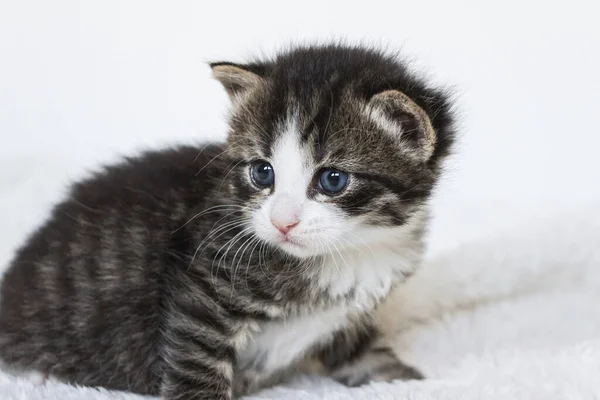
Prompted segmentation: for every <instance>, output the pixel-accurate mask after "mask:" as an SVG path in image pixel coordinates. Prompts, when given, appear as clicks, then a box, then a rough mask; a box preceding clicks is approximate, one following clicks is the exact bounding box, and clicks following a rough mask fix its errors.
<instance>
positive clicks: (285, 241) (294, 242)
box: [281, 235, 304, 248]
mask: <svg viewBox="0 0 600 400" xmlns="http://www.w3.org/2000/svg"><path fill="white" fill-rule="evenodd" d="M281 242H282V243H283V244H287V245H291V246H294V247H300V248H303V247H304V246H303V245H302V244H300V243H299V242H298V241H297V240H294V239H293V238H291V237H289V236H288V235H285V236H283V237H282V238H281Z"/></svg>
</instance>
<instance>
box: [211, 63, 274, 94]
mask: <svg viewBox="0 0 600 400" xmlns="http://www.w3.org/2000/svg"><path fill="white" fill-rule="evenodd" d="M210 68H211V69H212V73H213V76H214V77H215V79H216V80H218V81H219V82H221V84H222V85H223V87H224V88H225V90H226V91H227V94H228V95H229V97H230V98H231V99H232V100H235V99H236V97H237V96H238V95H239V94H242V93H243V92H246V91H248V90H250V89H252V88H254V87H256V86H258V85H260V84H261V83H262V82H263V78H262V77H261V76H260V75H258V74H257V73H255V72H252V71H250V69H248V67H246V66H243V65H238V64H232V63H228V62H215V63H211V64H210Z"/></svg>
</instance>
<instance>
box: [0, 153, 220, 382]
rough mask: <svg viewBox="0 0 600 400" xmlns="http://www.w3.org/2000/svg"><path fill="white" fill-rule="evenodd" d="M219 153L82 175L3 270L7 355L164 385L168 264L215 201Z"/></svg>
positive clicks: (85, 375)
mask: <svg viewBox="0 0 600 400" xmlns="http://www.w3.org/2000/svg"><path fill="white" fill-rule="evenodd" d="M221 152H222V147H221V146H218V145H210V146H208V147H206V148H204V149H202V148H201V147H200V148H198V147H192V146H190V147H180V148H177V149H172V150H167V151H160V152H158V151H157V152H148V153H145V154H143V155H142V156H140V157H136V158H130V159H126V160H125V161H124V162H122V163H120V164H118V165H115V166H111V167H108V168H106V169H105V170H103V171H102V172H100V173H97V174H96V175H94V176H93V177H91V178H90V179H88V180H86V181H83V182H81V183H78V184H77V185H75V186H74V187H73V188H72V190H71V192H70V194H69V196H68V197H67V199H66V200H65V201H63V202H62V203H60V204H59V205H57V206H56V207H55V208H54V210H53V213H52V215H51V217H50V218H49V220H48V221H47V222H46V223H45V224H44V225H43V226H42V227H41V228H40V229H38V230H37V231H35V232H34V233H33V234H32V235H31V237H30V238H29V240H28V241H27V242H26V244H25V245H24V246H23V247H22V248H20V249H19V251H18V252H17V254H16V256H15V258H14V260H13V262H12V264H11V266H10V267H9V269H8V270H7V272H6V274H5V275H4V278H3V281H2V288H1V292H0V295H1V298H2V301H1V304H0V358H2V359H3V360H4V361H6V362H8V363H10V364H12V365H15V366H17V367H23V368H35V369H37V370H38V371H40V372H43V373H49V374H53V375H56V376H59V377H63V378H65V379H67V380H71V381H74V382H77V383H79V384H84V385H92V386H93V385H103V386H109V387H112V388H115V389H125V390H135V391H138V392H142V393H157V391H158V384H159V379H157V377H156V376H155V375H157V374H159V373H160V371H158V369H159V368H160V362H157V358H158V355H157V351H156V347H157V345H158V344H159V343H160V330H159V328H160V324H161V309H162V304H161V301H162V291H163V280H164V277H165V270H166V269H168V268H169V267H171V266H173V265H174V264H175V263H177V262H179V261H181V258H182V257H185V253H186V251H185V247H186V246H187V244H189V242H190V238H189V237H187V236H186V233H185V230H181V231H178V233H177V235H173V234H172V232H173V231H174V230H176V229H177V228H179V227H181V226H182V224H183V223H184V222H185V220H186V219H187V218H189V217H190V210H191V209H193V208H195V207H204V203H206V201H208V199H207V198H206V197H207V196H206V195H207V192H209V191H210V190H212V188H213V186H214V185H215V182H216V183H218V181H217V180H216V179H214V177H218V176H219V172H218V171H219V169H222V168H223V166H222V165H220V160H219V155H220V154H221ZM211 160H214V161H213V162H210V161H211ZM209 162H210V164H209ZM207 164H208V165H207ZM65 216H66V218H65ZM149 382H154V383H153V384H150V385H149V384H148V383H149Z"/></svg>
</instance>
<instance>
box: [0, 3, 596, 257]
mask: <svg viewBox="0 0 600 400" xmlns="http://www.w3.org/2000/svg"><path fill="white" fill-rule="evenodd" d="M558 3H559V2H552V1H533V0H530V1H524V0H520V1H504V2H496V4H492V2H482V1H445V0H439V1H406V2H404V1H398V0H393V1H385V2H384V1H368V2H367V1H350V0H345V1H324V0H320V1H311V0H303V1H296V2H284V1H282V0H278V1H268V2H267V1H256V0H254V1H222V2H221V1H213V2H204V1H166V0H165V1H160V2H157V1H149V0H143V1H129V0H128V1H124V0H102V1H64V0H61V1H58V0H54V1H43V0H40V1H25V0H0V167H1V170H0V188H4V189H3V191H0V196H10V191H7V190H6V188H8V187H9V186H10V185H17V186H18V185H19V184H22V183H23V182H26V181H31V177H32V176H36V177H38V178H36V179H38V181H36V183H35V184H36V185H41V186H43V185H45V186H44V187H45V188H46V189H47V190H46V192H44V191H43V190H41V189H40V192H39V193H38V194H36V195H34V196H38V197H41V198H43V199H46V198H47V199H48V200H47V201H48V202H49V201H50V199H52V200H55V196H54V194H48V191H51V192H52V193H54V192H57V190H58V188H60V187H62V186H64V184H65V183H66V182H68V180H69V179H71V178H72V177H73V176H76V175H77V173H78V171H82V170H83V168H84V167H91V166H94V165H96V163H98V162H100V161H106V160H109V159H111V158H112V157H114V156H116V155H117V154H123V153H129V152H132V151H136V150H138V149H140V148H143V147H156V146H160V145H164V144H169V143H176V142H180V141H191V140H203V139H206V138H213V139H222V138H223V137H224V134H225V123H224V112H225V109H226V107H227V104H228V103H227V98H226V96H225V93H224V91H223V90H222V89H221V88H220V87H219V85H218V84H217V83H216V82H214V81H213V80H212V79H211V78H210V71H209V69H208V67H207V66H206V62H207V61H210V60H223V59H225V60H232V61H241V60H243V57H244V56H246V55H254V54H257V53H260V52H264V53H267V54H270V53H272V51H273V50H274V49H276V48H278V47H279V46H281V45H285V44H286V43H289V41H290V40H292V41H296V42H305V41H308V40H315V39H319V40H321V41H323V40H326V39H328V38H346V39H347V40H349V41H355V40H358V41H362V42H366V43H381V44H384V45H386V46H388V47H390V48H398V47H402V48H403V49H404V52H405V54H406V55H407V56H408V57H409V58H411V59H413V60H414V62H415V66H416V67H418V68H422V69H423V70H424V71H425V72H427V73H429V74H430V76H431V77H432V79H434V80H436V81H438V82H442V83H445V84H451V85H454V86H455V87H456V88H457V90H458V92H459V94H460V97H459V102H458V106H459V109H460V111H461V126H462V129H461V133H462V138H461V142H460V148H459V152H458V153H457V156H456V157H455V159H454V160H453V161H452V163H451V164H450V166H451V168H450V170H449V174H448V175H447V177H446V179H445V181H444V182H443V183H442V185H441V186H440V191H439V194H438V197H437V199H436V201H435V203H434V211H435V214H436V216H437V218H436V219H435V221H434V224H433V227H432V238H431V240H432V246H433V247H435V248H441V247H445V246H451V245H453V244H454V243H456V242H458V241H460V240H465V239H467V238H470V237H473V236H475V235H479V234H481V233H482V232H489V231H491V230H493V229H496V227H498V226H500V225H503V224H505V223H506V220H507V217H508V216H510V217H512V218H513V220H514V219H517V220H518V219H521V218H525V217H539V218H546V217H547V216H549V215H551V214H554V213H556V212H557V211H558V210H561V209H564V208H573V207H579V206H581V205H583V204H585V203H587V202H590V201H591V200H592V199H594V198H596V199H597V198H600V185H599V182H600V160H599V159H598V158H597V154H598V149H599V147H600V134H599V133H600V132H599V129H598V126H599V124H598V121H597V118H598V115H599V111H600V77H599V76H600V50H599V49H600V44H599V40H600V39H599V38H600V25H599V24H598V18H597V17H598V11H597V8H598V5H597V4H594V3H596V2H594V1H591V0H590V1H581V0H571V1H569V2H568V3H565V2H560V3H562V4H563V5H562V6H559V5H558ZM28 193H31V190H30V191H29V192H28ZM42 193H45V194H42ZM36 200H38V199H36ZM44 201H45V200H44ZM42 202H43V201H42ZM3 204H7V203H6V202H5V203H3ZM9 204H11V203H10V202H9ZM14 204H16V205H20V207H16V208H14V207H8V206H5V207H4V208H3V209H0V219H2V216H3V215H4V216H6V215H9V214H13V213H22V214H23V224H25V226H29V225H31V224H34V222H35V221H37V218H38V217H37V215H38V213H39V211H38V210H37V208H36V207H38V205H37V204H39V201H38V202H32V201H31V199H19V200H18V201H17V200H15V202H14ZM34 216H35V217H36V218H34ZM34 220H35V221H34ZM0 224H1V222H0ZM28 224H29V225H28ZM10 240H15V241H16V239H15V238H10Z"/></svg>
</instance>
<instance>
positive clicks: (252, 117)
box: [211, 45, 454, 257]
mask: <svg viewBox="0 0 600 400" xmlns="http://www.w3.org/2000/svg"><path fill="white" fill-rule="evenodd" d="M211 67H212V70H213V74H214V76H215V77H216V78H217V79H218V80H219V81H220V82H221V83H222V84H223V86H224V87H225V89H226V90H227V93H228V94H229V96H230V97H231V99H232V102H233V107H232V110H231V117H230V127H231V129H230V132H229V137H228V152H229V155H230V156H231V157H232V158H233V170H232V171H231V172H230V175H231V177H232V182H233V184H232V189H233V190H234V193H235V196H237V197H238V200H240V201H242V202H243V203H244V204H246V205H247V206H248V209H249V210H250V211H249V215H248V217H250V218H251V221H252V227H251V228H252V229H253V230H254V232H255V234H256V235H257V236H258V237H259V238H261V239H262V240H264V241H266V242H268V243H270V244H272V245H274V246H277V247H279V248H281V249H282V250H284V251H285V252H286V253H289V254H292V255H295V256H297V257H311V256H315V255H319V254H324V253H329V252H331V251H332V250H333V251H341V250H342V248H346V247H354V248H356V247H361V246H365V245H369V244H370V243H372V242H374V241H379V240H382V238H385V237H386V236H390V235H389V234H390V230H393V229H397V228H398V227H399V226H402V225H404V224H406V223H407V221H409V220H410V219H411V216H412V215H413V214H414V213H415V212H416V211H417V210H419V209H420V208H421V207H423V206H424V204H425V202H426V200H427V199H428V198H429V196H430V194H431V191H432V189H433V186H434V184H435V183H436V180H437V179H438V175H439V172H440V163H441V161H442V159H443V158H444V157H445V156H446V155H447V154H448V152H449V150H450V146H451V143H452V140H453V136H454V132H453V127H452V118H451V111H450V108H451V107H450V104H449V101H448V99H447V96H446V95H445V94H444V92H442V91H439V90H436V89H432V88H430V87H428V86H426V85H425V84H424V83H423V82H421V81H420V80H418V79H415V77H413V76H412V75H410V74H409V72H408V71H407V69H406V66H405V65H404V64H403V63H402V62H401V61H399V60H398V59H397V58H396V57H395V56H392V55H387V54H385V53H383V52H381V51H378V50H375V49H370V48H363V47H347V46H340V45H329V46H313V47H300V48H294V49H292V50H290V51H287V52H284V53H281V54H279V55H278V56H276V57H275V58H274V59H272V60H267V61H260V62H253V63H250V64H244V65H240V64H233V63H227V62H219V63H213V64H211Z"/></svg>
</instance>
